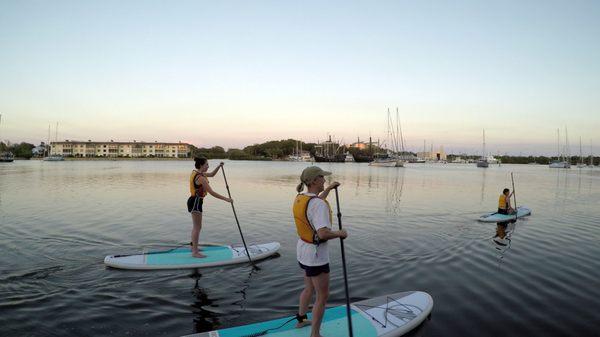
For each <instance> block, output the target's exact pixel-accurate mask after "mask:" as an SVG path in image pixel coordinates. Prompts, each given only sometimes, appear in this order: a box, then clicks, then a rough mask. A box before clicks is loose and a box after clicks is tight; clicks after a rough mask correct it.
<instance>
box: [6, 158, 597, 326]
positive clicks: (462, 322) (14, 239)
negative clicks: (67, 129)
mask: <svg viewBox="0 0 600 337" xmlns="http://www.w3.org/2000/svg"><path fill="white" fill-rule="evenodd" d="M215 164H216V162H213V161H211V165H212V166H214V165H215ZM305 166H306V164H304V163H288V162H227V164H226V170H227V171H226V173H227V176H228V179H229V184H230V187H231V191H232V195H233V197H234V199H235V200H236V209H237V211H238V216H239V218H240V221H241V225H242V228H243V230H244V234H245V236H246V240H247V241H250V242H266V241H279V242H281V244H282V248H281V251H280V255H279V256H277V257H274V258H271V259H268V260H265V261H263V262H261V263H260V267H261V270H259V271H252V268H251V267H249V266H247V265H239V266H229V267H225V268H212V269H205V270H201V271H200V274H197V273H196V274H194V273H193V272H192V271H190V270H175V271H154V272H141V271H123V270H115V269H108V268H105V267H104V265H103V262H102V261H103V258H104V256H105V255H109V254H117V253H135V252H139V251H141V249H143V248H152V247H160V246H165V247H171V246H174V245H177V244H179V243H182V242H186V241H189V233H190V229H191V219H190V216H189V214H188V213H187V210H186V208H185V200H186V198H187V193H188V187H187V180H188V176H189V173H190V171H191V168H192V162H151V161H139V162H136V161H131V162H129V161H128V162H120V161H103V162H55V163H49V162H40V161H17V162H15V163H13V164H4V165H0V229H1V230H0V250H1V252H2V254H0V327H1V328H0V329H1V332H0V334H2V335H7V336H23V335H35V336H48V335H57V336H58V335H60V336H94V335H114V336H149V335H153V336H154V335H163V336H178V335H182V334H189V333H193V332H202V331H207V330H211V329H214V328H219V327H230V326H236V325H241V324H246V323H251V322H256V321H260V320H266V319H271V318H276V317H280V316H283V315H290V314H292V313H294V312H295V310H296V305H297V296H298V294H299V292H300V290H301V287H302V280H301V273H300V271H299V269H298V267H297V264H296V262H295V247H296V245H295V242H296V235H295V229H294V225H293V222H292V216H291V202H292V200H293V198H294V195H295V192H294V187H295V185H296V184H297V177H298V175H299V173H300V172H301V170H302V169H303V168H304V167H305ZM320 166H321V167H323V168H324V169H328V170H331V171H333V172H334V176H333V179H335V180H337V181H340V182H341V183H342V187H341V189H340V192H341V194H340V199H341V207H342V213H343V221H344V226H345V227H346V228H347V229H348V230H349V232H350V237H349V239H348V240H347V241H346V245H345V247H346V249H347V260H348V271H349V278H350V293H351V297H352V300H353V301H354V300H360V299H364V298H368V297H374V296H380V295H384V294H387V293H393V292H399V291H406V290H423V291H427V292H428V293H430V294H431V295H432V296H433V298H434V301H435V304H434V309H433V315H432V319H431V320H430V321H427V322H426V323H425V324H424V325H422V326H421V327H420V328H419V329H417V330H416V331H415V332H413V333H412V334H411V336H592V335H597V334H598V331H599V330H600V323H599V322H600V244H599V242H600V169H598V168H596V169H593V170H592V169H583V170H578V169H571V170H569V171H565V170H556V169H549V168H547V167H546V166H532V165H503V166H502V167H496V166H494V167H490V168H488V169H478V168H476V167H474V165H450V164H449V165H419V164H414V165H410V166H407V167H406V168H403V169H402V168H400V169H396V168H376V167H369V166H367V165H365V164H322V165H320ZM510 172H514V173H515V178H516V187H517V202H518V203H519V204H523V205H527V206H529V207H531V208H532V209H533V214H532V216H531V217H529V218H527V219H525V220H523V221H519V222H517V223H516V224H515V225H513V226H509V227H508V228H507V229H506V230H507V231H508V233H509V234H508V237H507V238H505V239H504V240H498V239H496V241H497V242H499V243H497V242H496V241H494V239H493V238H494V237H495V236H496V235H497V231H498V230H499V229H498V228H497V225H496V224H483V223H478V222H477V221H476V219H477V217H478V216H479V215H480V214H482V213H485V212H487V211H489V210H494V209H495V207H496V203H497V198H498V195H499V193H500V191H501V190H502V188H504V187H510V184H511V182H510ZM211 184H212V186H213V188H214V189H215V190H216V191H219V192H221V193H222V194H225V193H226V190H225V187H224V184H223V178H222V176H221V175H220V174H219V175H218V176H216V177H214V178H212V180H211ZM331 197H333V194H332V195H331ZM330 200H332V201H333V200H335V199H334V198H332V199H330ZM500 232H502V228H500ZM201 240H202V241H208V242H222V243H239V242H240V239H239V234H238V232H237V227H236V225H235V221H234V219H233V216H232V213H231V208H230V207H229V205H228V204H226V203H224V202H221V201H219V200H217V199H214V198H209V199H207V201H206V202H205V213H204V228H203V231H202V235H201ZM330 251H331V252H332V256H331V260H332V283H331V288H332V289H331V297H330V304H331V305H339V304H343V303H344V297H343V296H344V291H343V280H342V278H341V277H340V276H341V274H342V272H341V261H340V253H339V243H336V242H334V243H332V244H331V248H330Z"/></svg>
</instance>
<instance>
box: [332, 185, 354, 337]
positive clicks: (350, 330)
mask: <svg viewBox="0 0 600 337" xmlns="http://www.w3.org/2000/svg"><path fill="white" fill-rule="evenodd" d="M335 202H336V204H337V218H338V226H339V228H340V230H342V212H340V197H339V195H338V189H337V186H336V188H335ZM340 248H341V250H342V269H343V271H344V290H345V291H346V314H347V315H348V332H349V333H350V335H349V336H350V337H354V334H353V333H352V317H351V316H350V315H351V314H350V291H349V290H348V273H347V271H346V254H345V252H344V240H343V239H342V240H340Z"/></svg>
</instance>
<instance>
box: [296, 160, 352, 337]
mask: <svg viewBox="0 0 600 337" xmlns="http://www.w3.org/2000/svg"><path fill="white" fill-rule="evenodd" d="M330 174H331V172H327V171H323V170H322V169H321V168H319V167H317V166H311V167H307V168H306V169H304V171H302V175H301V176H300V181H301V182H300V184H299V185H298V187H297V188H296V191H297V192H298V193H299V194H298V195H297V196H296V199H295V200H294V205H293V212H294V221H295V223H296V231H297V233H298V236H299V239H298V243H297V244H296V257H297V259H298V264H299V265H300V268H302V269H303V271H304V290H303V291H302V293H301V294H300V305H299V309H298V314H297V315H296V319H297V320H298V323H297V324H296V327H298V328H301V327H303V326H305V325H308V324H312V328H311V334H310V336H311V337H321V335H320V329H321V322H322V320H323V312H324V311H325V305H326V304H327V298H328V297H329V251H328V249H327V240H331V239H337V238H341V239H345V238H346V237H347V236H348V233H347V232H346V231H345V230H337V231H335V230H332V229H331V223H332V218H333V216H332V214H333V213H332V210H331V206H330V205H329V203H328V202H327V200H326V198H327V196H328V195H329V192H330V191H331V190H332V189H334V188H336V187H337V186H339V185H340V184H339V183H338V182H334V183H332V184H331V185H329V186H327V188H325V176H328V175H330ZM305 186H306V191H305V192H302V191H303V190H304V187H305ZM314 292H316V293H317V296H316V300H315V303H314V305H313V310H312V322H311V321H309V320H308V319H307V315H306V313H307V312H308V307H309V302H310V301H311V299H312V296H313V293H314Z"/></svg>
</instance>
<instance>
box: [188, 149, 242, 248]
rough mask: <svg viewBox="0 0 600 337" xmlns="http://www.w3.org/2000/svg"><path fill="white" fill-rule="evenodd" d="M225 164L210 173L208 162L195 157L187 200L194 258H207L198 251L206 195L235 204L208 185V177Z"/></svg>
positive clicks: (212, 175)
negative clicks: (190, 217)
mask: <svg viewBox="0 0 600 337" xmlns="http://www.w3.org/2000/svg"><path fill="white" fill-rule="evenodd" d="M223 165H224V163H223V162H221V163H220V164H219V166H217V168H216V169H214V170H213V171H212V172H210V173H207V171H208V160H207V159H206V158H204V157H195V158H194V166H195V167H196V169H195V170H193V171H192V174H191V175H190V197H189V198H188V200H187V207H188V212H190V214H192V222H193V224H194V227H193V228H192V256H193V257H198V258H202V257H206V255H204V254H202V253H200V251H199V249H198V240H199V238H200V230H201V229H202V204H204V197H206V194H207V193H208V194H210V195H212V196H213V197H215V198H217V199H221V200H224V201H227V202H233V200H232V199H229V198H227V197H224V196H222V195H220V194H219V193H217V192H215V191H213V190H212V188H211V187H210V185H209V184H208V179H207V177H214V176H215V174H217V172H218V171H219V169H220V168H221V167H223Z"/></svg>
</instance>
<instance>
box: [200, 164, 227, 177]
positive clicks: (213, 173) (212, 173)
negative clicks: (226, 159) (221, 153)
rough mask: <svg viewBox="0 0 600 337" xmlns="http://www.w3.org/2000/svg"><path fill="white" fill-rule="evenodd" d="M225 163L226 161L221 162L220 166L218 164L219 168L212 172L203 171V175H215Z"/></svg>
mask: <svg viewBox="0 0 600 337" xmlns="http://www.w3.org/2000/svg"><path fill="white" fill-rule="evenodd" d="M223 165H225V163H223V162H221V163H220V164H219V166H217V168H215V169H214V170H213V171H212V172H210V173H203V174H202V175H203V176H205V177H214V176H215V175H216V174H217V172H219V169H220V168H221V167H223Z"/></svg>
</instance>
